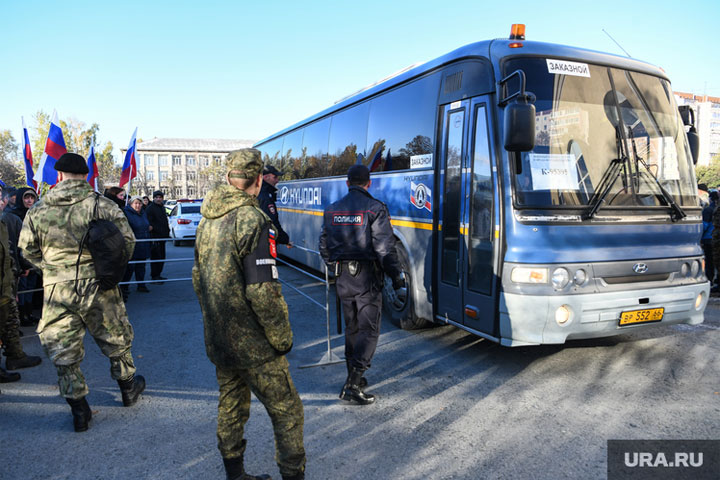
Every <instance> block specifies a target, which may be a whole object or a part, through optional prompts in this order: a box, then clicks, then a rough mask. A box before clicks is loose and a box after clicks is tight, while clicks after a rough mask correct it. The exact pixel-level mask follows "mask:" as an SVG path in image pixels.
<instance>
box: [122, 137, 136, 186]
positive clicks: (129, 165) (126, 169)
mask: <svg viewBox="0 0 720 480" xmlns="http://www.w3.org/2000/svg"><path fill="white" fill-rule="evenodd" d="M136 135H137V127H135V131H134V132H133V134H132V138H131V139H130V145H128V149H127V152H125V161H124V162H123V166H122V172H120V183H119V186H121V187H122V186H123V185H125V184H126V183H128V182H129V181H130V180H132V179H133V178H135V177H136V176H137V165H136V164H135V136H136Z"/></svg>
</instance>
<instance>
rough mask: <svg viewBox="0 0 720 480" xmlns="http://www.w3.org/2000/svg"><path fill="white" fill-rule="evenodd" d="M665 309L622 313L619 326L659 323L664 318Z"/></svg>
mask: <svg viewBox="0 0 720 480" xmlns="http://www.w3.org/2000/svg"><path fill="white" fill-rule="evenodd" d="M664 312H665V309H664V308H648V309H646V310H633V311H632V312H622V313H621V314H620V322H619V323H618V325H620V326H621V327H622V326H623V325H632V324H634V323H646V322H659V321H660V320H662V318H663V313H664Z"/></svg>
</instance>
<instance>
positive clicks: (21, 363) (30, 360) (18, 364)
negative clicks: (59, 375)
mask: <svg viewBox="0 0 720 480" xmlns="http://www.w3.org/2000/svg"><path fill="white" fill-rule="evenodd" d="M40 362H42V359H41V358H40V357H36V356H34V355H23V356H22V357H7V358H6V359H5V368H7V369H8V370H18V369H20V368H30V367H34V366H35V365H40Z"/></svg>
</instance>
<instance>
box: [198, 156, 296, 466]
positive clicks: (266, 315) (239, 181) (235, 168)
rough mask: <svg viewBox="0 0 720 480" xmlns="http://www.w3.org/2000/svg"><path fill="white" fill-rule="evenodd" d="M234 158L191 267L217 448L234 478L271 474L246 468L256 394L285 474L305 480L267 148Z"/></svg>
mask: <svg viewBox="0 0 720 480" xmlns="http://www.w3.org/2000/svg"><path fill="white" fill-rule="evenodd" d="M227 164H228V173H227V180H228V184H227V185H222V186H220V187H218V188H216V189H214V190H212V191H211V192H210V193H209V194H208V195H207V196H206V197H205V201H204V202H203V205H202V209H201V213H202V215H203V219H202V220H201V221H200V225H199V226H198V229H197V240H196V242H195V265H194V267H193V272H192V277H193V286H194V288H195V293H196V294H197V296H198V299H199V301H200V307H201V309H202V314H203V323H204V329H205V348H206V351H207V355H208V357H209V358H210V360H211V361H212V362H213V363H214V364H215V367H216V372H217V380H218V385H219V387H220V401H219V406H218V427H217V437H218V448H219V449H220V453H221V455H222V457H223V463H224V465H225V471H226V473H227V478H228V479H231V480H236V479H248V480H249V479H262V478H270V477H268V476H267V475H262V476H259V477H257V476H251V475H248V474H246V473H245V470H244V462H243V456H244V452H245V445H246V440H245V439H243V430H244V426H245V423H246V422H247V420H248V418H249V415H250V392H252V393H254V394H255V396H256V397H257V399H258V400H260V402H262V404H263V405H264V406H265V409H266V410H267V412H268V414H269V415H270V418H271V420H272V424H273V430H274V432H275V446H276V461H277V464H278V467H279V468H280V473H281V474H282V477H283V479H284V480H290V479H292V480H300V479H303V478H305V473H304V472H305V449H304V447H303V424H304V418H303V407H302V403H301V401H300V397H299V395H298V392H297V390H296V389H295V385H294V384H293V382H292V379H291V378H290V372H289V366H288V361H287V359H286V358H285V354H286V353H288V352H289V351H290V349H291V348H292V339H293V337H292V330H291V329H290V322H289V321H288V309H287V305H286V304H285V300H284V299H283V296H282V292H281V290H280V283H279V282H278V280H277V279H278V272H277V267H276V266H275V256H276V252H275V236H276V232H275V230H274V228H273V224H272V222H271V220H270V219H269V218H268V217H267V215H265V214H264V213H263V212H262V210H261V209H260V207H259V205H258V201H257V198H256V196H257V194H258V192H259V191H260V186H261V184H262V168H263V164H262V160H261V156H260V152H259V151H258V150H255V149H243V150H238V151H235V152H231V153H230V154H229V155H228V159H227Z"/></svg>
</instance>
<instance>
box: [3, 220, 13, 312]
mask: <svg viewBox="0 0 720 480" xmlns="http://www.w3.org/2000/svg"><path fill="white" fill-rule="evenodd" d="M0 269H1V270H0V305H1V304H5V303H7V301H8V300H11V299H12V298H13V283H14V282H15V274H14V273H13V269H12V254H11V252H10V241H9V236H8V229H7V226H6V225H5V223H4V222H0Z"/></svg>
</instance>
